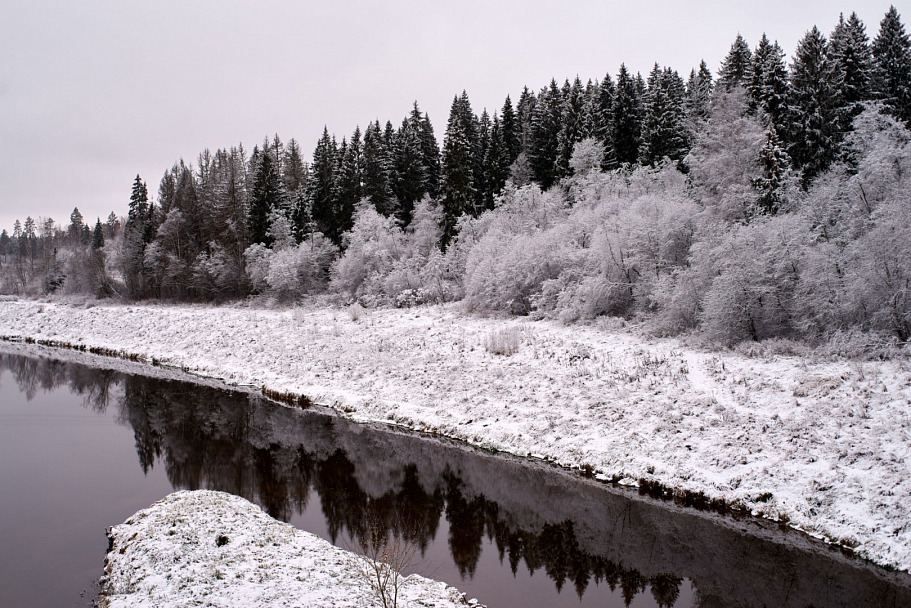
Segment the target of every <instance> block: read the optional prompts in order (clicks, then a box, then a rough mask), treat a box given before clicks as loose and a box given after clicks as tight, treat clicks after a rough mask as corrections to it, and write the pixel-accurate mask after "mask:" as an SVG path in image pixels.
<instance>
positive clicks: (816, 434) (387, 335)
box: [0, 301, 911, 570]
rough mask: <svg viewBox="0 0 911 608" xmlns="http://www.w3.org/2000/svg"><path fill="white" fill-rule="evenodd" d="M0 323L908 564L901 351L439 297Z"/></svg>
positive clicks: (906, 408)
mask: <svg viewBox="0 0 911 608" xmlns="http://www.w3.org/2000/svg"><path fill="white" fill-rule="evenodd" d="M0 335H7V336H19V337H30V338H35V339H39V340H51V341H60V342H69V343H82V344H85V345H87V346H99V347H107V348H112V349H115V350H123V351H126V352H128V353H134V354H138V355H142V356H144V357H146V358H148V359H150V360H151V358H153V357H154V358H155V359H156V360H158V361H161V362H164V363H167V364H171V365H176V366H180V367H185V368H187V369H189V370H190V371H194V372H196V373H199V374H203V375H207V376H215V377H220V378H224V379H225V380H226V381H228V382H231V383H244V384H254V385H266V386H268V387H269V388H271V389H273V390H277V391H292V392H295V393H301V394H306V395H308V396H309V397H311V398H312V399H313V400H315V401H317V402H320V403H326V404H332V405H335V406H337V407H339V408H340V409H343V410H345V411H347V412H349V413H350V415H351V416H352V417H354V418H367V419H381V420H389V421H395V422H397V423H399V424H404V425H407V426H411V427H415V428H420V429H425V430H434V431H437V432H440V433H443V434H446V435H450V436H453V437H457V438H461V439H465V440H468V441H470V442H473V443H476V444H480V445H483V446H488V447H491V448H496V449H502V450H508V451H511V452H515V453H519V454H527V453H533V454H540V455H545V456H548V457H552V458H554V459H556V460H557V461H559V462H561V463H564V464H576V465H578V464H590V465H593V466H594V467H595V469H596V470H599V471H602V472H604V473H606V474H609V475H612V474H625V475H629V476H631V477H634V478H637V477H647V478H650V479H657V480H659V481H661V482H663V483H664V484H666V485H670V486H674V487H680V488H686V489H689V490H698V491H704V492H706V493H707V494H709V495H710V496H713V497H724V498H727V499H728V500H732V501H733V500H739V501H742V502H743V503H745V504H746V505H748V506H749V507H751V508H753V509H756V510H758V511H761V512H764V513H766V514H768V515H770V516H773V517H777V516H779V515H782V516H787V517H788V518H790V519H791V521H792V522H794V523H796V524H797V525H799V526H800V527H802V528H804V529H806V530H808V531H810V532H812V533H815V534H819V535H825V536H828V537H829V538H831V539H833V540H838V541H846V542H849V543H851V544H854V543H857V544H858V551H859V552H860V553H861V554H862V555H865V556H866V557H869V558H871V559H873V560H875V561H877V562H879V563H883V564H890V565H893V566H896V567H898V568H901V569H905V570H907V569H909V568H911V466H909V465H911V460H909V451H911V366H909V364H908V362H906V361H895V362H885V363H863V364H860V363H854V362H844V363H813V362H811V361H808V360H806V359H802V358H799V357H776V358H772V359H757V358H745V357H741V356H737V355H732V354H727V353H724V354H713V353H704V352H700V351H695V350H690V349H686V348H683V347H682V346H681V345H680V344H679V343H678V342H676V341H673V340H662V341H649V342H646V341H644V340H642V339H640V338H637V337H635V336H631V335H627V334H622V333H621V334H618V333H616V332H610V331H607V330H605V329H603V328H599V327H597V326H594V327H579V326H573V327H565V326H562V325H559V324H557V323H551V322H534V323H530V322H524V321H523V320H518V319H510V320H505V321H504V320H495V319H478V318H473V317H466V316H463V315H461V314H460V313H459V312H458V309H456V308H451V307H442V308H440V307H434V308H417V309H409V310H379V311H370V312H358V313H357V314H349V313H348V312H346V311H344V310H342V311H338V310H326V309H295V310H293V311H265V310H253V309H246V308H213V307H161V306H96V307H92V308H82V307H74V306H68V305H63V304H48V303H38V302H30V301H18V302H0ZM488 346H489V347H490V348H488ZM512 346H515V347H516V348H517V351H516V352H515V353H514V354H512V355H509V356H506V355H498V354H494V353H493V352H491V351H492V350H497V348H495V347H502V348H505V349H507V350H508V349H509V348H510V347H512Z"/></svg>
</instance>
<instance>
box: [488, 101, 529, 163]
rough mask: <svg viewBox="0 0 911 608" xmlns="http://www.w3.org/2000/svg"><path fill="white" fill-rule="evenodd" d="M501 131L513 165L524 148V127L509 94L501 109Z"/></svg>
mask: <svg viewBox="0 0 911 608" xmlns="http://www.w3.org/2000/svg"><path fill="white" fill-rule="evenodd" d="M494 118H496V114H494ZM500 131H501V135H502V137H503V143H504V144H505V146H506V153H507V157H508V158H509V164H510V165H511V164H512V163H514V162H515V160H516V158H517V157H518V156H519V152H520V151H521V149H522V133H521V131H522V129H521V126H520V124H519V119H518V117H517V116H516V113H515V111H514V110H513V107H512V100H511V99H510V98H509V95H507V96H506V101H504V102H503V109H502V110H500Z"/></svg>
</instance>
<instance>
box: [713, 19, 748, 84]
mask: <svg viewBox="0 0 911 608" xmlns="http://www.w3.org/2000/svg"><path fill="white" fill-rule="evenodd" d="M751 64H752V53H751V52H750V45H748V44H747V41H746V40H744V39H743V36H741V35H740V34H739V33H738V34H737V38H736V39H735V40H734V44H732V45H731V50H730V51H728V55H727V57H725V59H724V61H723V62H722V63H721V69H720V70H718V84H719V85H721V86H723V87H724V88H725V90H728V91H730V90H733V88H734V87H736V86H737V85H745V84H746V82H747V80H748V78H749V74H750V66H751Z"/></svg>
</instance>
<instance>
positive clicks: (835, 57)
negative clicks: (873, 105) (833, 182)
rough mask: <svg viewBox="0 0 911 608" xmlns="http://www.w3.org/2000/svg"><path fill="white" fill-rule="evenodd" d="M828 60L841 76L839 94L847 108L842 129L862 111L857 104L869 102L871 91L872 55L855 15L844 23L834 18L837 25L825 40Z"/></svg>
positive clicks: (839, 17) (841, 17)
mask: <svg viewBox="0 0 911 608" xmlns="http://www.w3.org/2000/svg"><path fill="white" fill-rule="evenodd" d="M828 54H829V57H831V59H832V61H833V62H834V63H835V65H836V69H837V70H839V71H841V72H842V73H843V79H842V85H841V95H842V97H843V98H844V103H845V104H846V105H847V106H848V111H847V112H845V115H846V118H845V121H846V122H845V125H844V129H845V130H847V129H849V128H850V121H851V119H853V118H854V117H855V116H857V115H858V114H860V112H861V110H862V109H863V107H862V105H861V102H863V101H866V100H868V99H870V97H871V95H872V88H873V53H872V50H871V48H870V41H869V39H868V38H867V31H866V28H865V27H864V24H863V22H862V21H861V20H860V18H858V16H857V13H851V16H850V17H848V19H847V20H845V18H844V15H839V16H838V24H836V26H835V30H834V31H833V32H832V35H831V36H830V37H829V50H828Z"/></svg>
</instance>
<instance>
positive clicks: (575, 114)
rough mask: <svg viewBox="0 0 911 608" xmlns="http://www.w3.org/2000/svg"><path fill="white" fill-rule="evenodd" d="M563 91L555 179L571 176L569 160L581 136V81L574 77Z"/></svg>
mask: <svg viewBox="0 0 911 608" xmlns="http://www.w3.org/2000/svg"><path fill="white" fill-rule="evenodd" d="M568 82H569V81H567V84H568ZM565 90H566V93H565V95H564V96H563V104H562V108H561V111H560V120H559V131H558V133H557V158H556V167H555V170H554V177H555V179H560V178H563V177H566V176H568V175H572V168H571V167H570V166H569V159H570V158H571V157H572V155H573V148H575V146H576V143H577V142H579V141H580V140H581V139H582V134H583V112H584V110H585V89H583V87H582V81H581V80H579V77H578V76H576V79H575V80H574V81H573V83H572V85H571V86H567V87H565Z"/></svg>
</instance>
